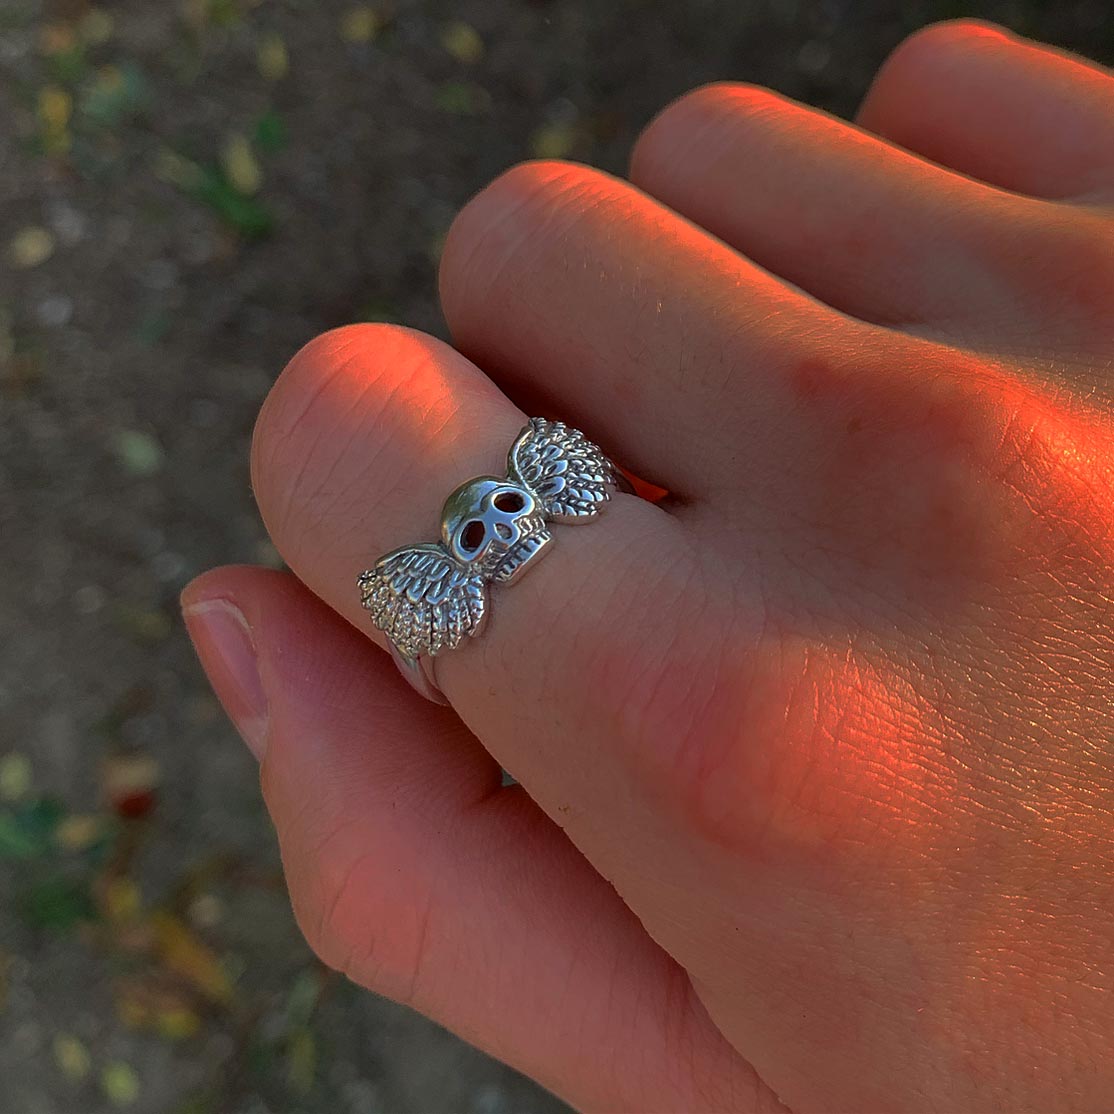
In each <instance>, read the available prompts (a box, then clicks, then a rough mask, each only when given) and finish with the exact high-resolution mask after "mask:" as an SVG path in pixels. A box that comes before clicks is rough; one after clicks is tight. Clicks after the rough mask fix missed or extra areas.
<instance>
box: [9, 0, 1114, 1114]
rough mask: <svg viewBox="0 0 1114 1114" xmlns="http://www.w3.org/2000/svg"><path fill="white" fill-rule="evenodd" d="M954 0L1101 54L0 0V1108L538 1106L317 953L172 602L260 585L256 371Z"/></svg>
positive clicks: (682, 1)
mask: <svg viewBox="0 0 1114 1114" xmlns="http://www.w3.org/2000/svg"><path fill="white" fill-rule="evenodd" d="M959 14H977V15H982V16H985V17H988V18H993V19H997V20H999V21H1001V22H1004V23H1006V24H1008V25H1009V26H1011V27H1013V28H1014V29H1016V30H1019V31H1023V32H1025V33H1028V34H1032V35H1035V36H1037V37H1041V38H1046V39H1050V40H1052V41H1055V42H1058V43H1061V44H1063V45H1065V46H1069V47H1072V48H1075V49H1079V50H1082V51H1085V52H1087V53H1090V54H1091V55H1093V56H1095V57H1098V58H1102V59H1105V60H1109V59H1110V58H1111V57H1112V56H1114V17H1111V16H1110V15H1109V11H1108V6H1107V5H1106V4H1105V3H1104V2H1102V0H1088V2H1078V3H1051V2H1049V3H1032V2H1029V3H1022V2H1012V3H1008V2H1001V3H986V4H981V5H980V4H974V5H969V6H968V5H965V4H961V3H932V2H928V0H922V2H915V0H909V2H900V0H865V2H856V3H852V2H850V0H827V2H818V3H809V2H806V0H770V2H765V3H763V2H746V0H732V2H723V0H670V2H669V3H661V2H654V0H552V2H546V0H517V2H515V3H502V2H496V0H466V2H461V3H448V2H444V3H435V2H421V0H394V2H393V3H392V2H390V0H384V2H382V3H377V4H374V5H371V6H365V5H360V4H354V3H349V2H347V0H344V2H334V0H185V2H184V3H178V2H173V3H172V2H162V3H157V2H152V0H121V2H119V3H109V2H107V0H105V2H104V3H103V6H101V7H93V6H90V5H88V4H85V3H83V2H81V0H55V2H53V3H48V2H45V0H0V120H2V121H3V125H2V126H0V251H2V253H3V255H2V259H0V560H2V565H0V567H2V569H3V573H4V575H3V578H2V580H0V630H2V632H3V636H2V638H0V892H2V894H3V896H4V901H3V906H2V908H0V1111H2V1112H4V1114H23V1112H31V1111H34V1112H41V1114H49V1112H55V1111H83V1112H84V1111H107V1110H120V1109H129V1108H130V1109H134V1110H141V1111H151V1112H164V1111H165V1112H177V1114H187V1112H194V1114H204V1112H210V1111H211V1112H218V1111H219V1112H224V1111H294V1110H305V1111H329V1112H334V1111H335V1112H345V1111H353V1112H356V1111H361V1112H363V1111H368V1112H371V1111H390V1112H403V1111H414V1112H423V1114H426V1112H428V1114H433V1112H440V1111H445V1112H448V1111H453V1112H466V1114H511V1112H514V1114H526V1112H537V1114H542V1112H548V1111H556V1110H559V1109H562V1107H561V1106H560V1104H558V1103H557V1102H556V1101H555V1100H554V1099H552V1098H551V1097H549V1096H548V1095H546V1094H544V1093H542V1092H541V1091H539V1090H538V1089H536V1088H535V1087H534V1086H533V1085H532V1084H530V1083H528V1082H527V1081H525V1080H523V1079H521V1078H520V1077H518V1076H516V1075H515V1074H514V1073H512V1072H510V1071H509V1070H507V1069H505V1068H503V1067H501V1066H500V1065H497V1064H494V1063H492V1062H491V1061H489V1060H487V1059H485V1058H484V1057H482V1056H481V1055H480V1054H478V1053H476V1052H474V1051H473V1050H471V1049H469V1048H467V1047H466V1046H464V1045H462V1044H460V1043H459V1042H458V1041H456V1040H455V1039H454V1038H452V1037H450V1036H449V1035H448V1034H446V1033H444V1032H443V1031H441V1030H439V1029H437V1028H436V1027H434V1026H432V1025H430V1024H428V1023H426V1022H424V1021H423V1020H421V1019H419V1018H417V1017H415V1016H413V1015H411V1014H410V1013H408V1012H407V1011H404V1010H401V1009H399V1008H398V1007H395V1006H393V1005H391V1004H389V1003H387V1002H384V1001H381V1000H379V999H376V998H375V997H373V996H372V995H370V994H367V993H365V992H363V991H360V990H358V989H356V988H354V987H352V986H350V985H348V984H345V983H344V982H342V981H341V980H339V979H337V978H334V977H331V976H329V975H328V974H327V973H326V972H324V971H322V970H321V969H320V968H319V967H318V965H317V964H316V963H315V962H314V960H313V958H312V957H311V955H310V953H309V952H308V950H307V949H306V947H305V945H304V944H303V943H302V942H301V939H300V937H299V936H298V933H297V931H296V929H295V927H294V925H293V922H292V918H291V915H290V912H289V909H288V905H287V902H286V897H285V893H284V890H283V887H282V882H281V875H280V873H279V868H278V858H277V853H276V850H275V843H274V839H273V835H272V832H271V830H270V827H269V824H268V821H267V818H266V815H265V813H264V810H263V807H262V804H261V802H260V798H259V792H258V787H257V778H256V770H255V766H254V762H253V760H252V759H251V758H250V756H249V755H248V753H247V751H246V750H245V749H244V748H243V747H242V745H241V744H240V743H239V741H238V740H237V739H236V738H235V737H234V735H233V732H232V729H231V728H230V727H229V726H228V725H227V724H226V723H225V722H224V721H223V719H222V718H221V715H220V713H219V710H218V708H217V706H216V704H215V702H214V700H213V698H212V696H211V695H210V693H209V690H208V689H207V687H206V683H205V681H204V679H203V677H202V675H201V673H200V670H199V669H198V667H197V665H196V664H195V661H194V659H193V656H192V653H191V651H190V648H189V646H188V643H187V641H186V638H185V635H184V632H183V630H182V627H181V624H180V621H179V618H178V614H177V609H176V598H177V594H178V591H179V589H180V588H181V587H182V585H183V584H184V583H185V582H186V581H187V580H188V579H189V578H190V577H192V576H193V575H194V574H196V573H198V572H200V571H201V570H203V569H205V568H207V567H209V566H211V565H214V564H218V563H223V562H229V561H254V562H262V563H265V564H277V563H278V557H277V555H276V553H275V552H274V550H273V549H272V548H271V546H270V544H269V543H268V541H267V539H266V537H265V535H264V532H263V530H262V528H261V526H260V524H259V520H258V517H257V515H256V512H255V509H254V506H253V503H252V498H251V492H250V490H249V485H248V469H247V457H248V442H249V438H250V434H251V428H252V422H253V419H254V416H255V413H256V410H257V408H258V406H259V404H260V401H261V400H262V398H263V396H264V394H265V393H266V391H267V389H268V387H269V385H270V383H271V382H272V380H273V379H274V377H275V376H276V374H277V373H278V371H279V370H280V369H281V367H282V366H283V364H284V362H285V361H286V359H287V358H288V357H289V356H290V355H291V354H292V353H293V352H294V351H295V350H296V349H297V348H298V347H299V346H300V345H301V344H302V343H303V342H304V341H306V340H308V339H309V338H310V337H311V336H313V335H314V334H315V333H317V332H319V331H321V330H323V329H326V328H329V327H330V326H334V325H339V324H341V323H344V322H348V321H353V320H391V321H399V322H405V323H407V324H410V325H414V326H417V327H419V328H422V329H427V330H430V331H432V332H434V333H436V334H438V335H441V336H444V335H445V329H444V326H443V323H442V322H441V320H440V316H439V313H438V309H437V304H436V300H435V285H436V284H435V276H436V266H437V257H438V251H439V246H440V243H441V240H442V237H443V235H444V233H445V230H446V228H447V226H448V224H449V222H450V220H451V218H452V215H453V213H454V211H455V210H456V209H457V208H458V207H459V206H460V205H461V203H462V202H463V201H464V200H465V199H466V198H467V197H468V196H469V195H470V194H471V193H473V192H474V191H475V190H477V189H478V188H479V187H481V186H482V185H483V184H484V183H486V182H487V181H488V180H489V179H490V178H492V177H493V176H494V175H495V174H497V173H498V172H499V171H500V170H502V169H503V168H505V167H507V166H508V165H510V164H512V163H514V162H516V161H518V160H520V159H522V158H524V157H529V156H530V155H534V154H539V155H556V156H562V157H569V158H574V159H580V160H585V161H588V162H592V163H596V164H598V165H601V166H603V167H604V168H606V169H608V170H611V171H614V172H617V173H621V172H622V170H623V167H624V162H625V158H626V155H627V152H628V150H629V147H630V144H631V141H632V139H633V137H634V136H635V135H636V133H637V131H638V129H639V128H640V126H641V125H642V124H644V123H645V122H646V120H647V119H648V118H649V117H650V116H651V115H652V114H653V113H654V111H655V110H656V109H657V108H658V107H660V106H661V105H662V104H663V103H664V102H666V101H667V100H669V99H670V98H672V97H673V96H675V95H677V94H679V93H680V92H682V91H684V90H685V89H687V88H689V87H691V86H693V85H696V84H698V83H701V82H704V81H708V80H710V79H714V78H733V79H739V80H745V81H751V82H759V83H763V84H768V85H771V86H773V87H774V88H776V89H779V90H781V91H783V92H785V93H788V94H790V95H792V96H795V97H799V98H802V99H804V100H807V101H811V102H813V103H816V104H819V105H821V106H823V107H825V108H827V109H830V110H832V111H835V112H838V113H842V114H848V113H850V112H852V111H853V110H854V106H855V104H856V102H857V101H858V99H859V97H860V96H861V94H862V92H863V90H864V89H865V87H866V84H867V82H868V80H869V78H870V75H871V73H872V72H873V70H874V69H875V68H876V67H877V65H878V63H879V62H880V61H881V60H882V58H883V57H884V56H885V55H886V53H887V52H888V51H889V50H890V49H891V48H892V47H893V45H894V44H895V43H897V41H898V40H899V39H900V38H901V37H902V36H903V35H904V34H905V33H907V32H908V31H909V30H911V29H913V28H915V27H917V26H919V25H921V24H923V23H926V22H929V21H931V20H933V19H937V18H941V17H945V16H952V15H959Z"/></svg>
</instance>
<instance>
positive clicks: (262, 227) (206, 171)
mask: <svg viewBox="0 0 1114 1114" xmlns="http://www.w3.org/2000/svg"><path fill="white" fill-rule="evenodd" d="M193 194H194V196H195V197H196V198H197V199H198V201H200V202H202V203H203V204H205V205H208V206H209V208H210V209H212V210H213V212H215V213H216V214H217V216H218V217H220V218H221V220H223V221H224V222H225V224H227V225H230V226H231V227H232V228H234V229H235V230H236V231H237V232H238V233H239V234H240V235H241V236H243V237H244V239H246V240H258V239H261V238H262V237H264V236H267V235H269V234H270V232H271V230H272V229H273V228H274V217H273V216H272V215H271V211H270V209H268V208H267V206H266V205H265V204H264V203H263V202H262V201H260V200H259V199H258V198H255V197H247V196H245V195H244V194H242V193H240V191H239V190H237V189H236V187H235V186H234V185H232V183H231V182H230V181H229V180H228V178H227V177H226V176H225V174H224V172H223V171H222V170H220V169H219V168H218V167H214V166H209V167H203V168H202V175H201V181H200V182H199V183H198V185H197V186H196V188H195V189H194V190H193Z"/></svg>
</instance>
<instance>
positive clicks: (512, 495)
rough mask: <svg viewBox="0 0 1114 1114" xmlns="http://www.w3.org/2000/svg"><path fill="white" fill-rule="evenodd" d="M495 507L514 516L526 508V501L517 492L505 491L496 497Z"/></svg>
mask: <svg viewBox="0 0 1114 1114" xmlns="http://www.w3.org/2000/svg"><path fill="white" fill-rule="evenodd" d="M495 506H496V507H498V508H499V510H501V511H507V512H508V513H509V514H514V513H515V511H520V510H522V508H523V507H524V506H526V500H525V499H523V498H522V496H521V495H519V494H518V492H517V491H504V492H501V493H500V494H499V495H496V496H495Z"/></svg>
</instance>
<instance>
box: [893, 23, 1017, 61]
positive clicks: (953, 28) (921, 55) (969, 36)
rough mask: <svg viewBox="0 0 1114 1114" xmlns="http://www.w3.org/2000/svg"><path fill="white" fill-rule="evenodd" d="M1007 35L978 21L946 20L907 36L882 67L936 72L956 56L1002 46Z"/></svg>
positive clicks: (995, 26) (1000, 29)
mask: <svg viewBox="0 0 1114 1114" xmlns="http://www.w3.org/2000/svg"><path fill="white" fill-rule="evenodd" d="M1007 39H1008V36H1007V34H1006V32H1005V31H1004V30H1003V29H1002V28H1001V27H998V26H997V25H996V24H993V23H990V22H988V21H986V20H981V19H972V18H965V19H946V20H942V21H940V22H939V23H930V24H928V26H926V27H921V28H920V29H918V30H916V31H914V32H913V33H912V34H911V35H908V36H906V38H904V39H903V40H902V41H901V42H900V43H899V44H898V46H897V47H896V48H895V49H894V51H893V53H892V54H891V55H890V57H889V58H888V59H887V61H886V63H885V69H886V70H892V69H898V68H901V69H910V70H914V71H920V70H926V71H928V72H935V71H936V70H937V69H938V68H939V67H940V66H943V65H948V64H949V63H950V62H951V61H952V60H953V59H954V58H956V57H957V56H966V55H968V54H970V53H972V52H973V51H976V50H985V49H987V48H988V47H994V46H996V45H1000V44H1002V43H1005V42H1006V41H1007Z"/></svg>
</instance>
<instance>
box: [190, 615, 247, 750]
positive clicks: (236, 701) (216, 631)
mask: <svg viewBox="0 0 1114 1114" xmlns="http://www.w3.org/2000/svg"><path fill="white" fill-rule="evenodd" d="M182 617H183V619H185V622H186V629H187V630H188V631H189V633H190V638H191V639H192V640H193V645H194V649H195V650H196V651H197V656H198V657H199V658H200V659H201V665H202V667H203V668H204V670H205V673H206V675H207V676H208V678H209V683H210V684H211V685H212V686H213V691H214V692H215V693H216V694H217V699H218V700H220V702H221V704H222V706H223V707H224V710H225V711H226V712H227V713H228V717H229V719H231V720H232V722H233V723H234V724H235V725H236V729H237V730H238V731H239V732H240V734H241V735H242V736H243V737H244V742H245V743H247V745H248V749H249V750H250V751H251V752H252V754H254V755H255V757H256V758H258V759H259V760H260V761H262V760H263V752H264V751H265V750H266V749H267V695H266V693H265V692H264V691H263V684H262V682H261V681H260V679H259V665H258V663H257V660H256V656H255V643H254V641H253V639H252V632H251V627H250V626H249V625H248V621H247V619H245V618H244V614H243V612H242V611H241V610H240V609H239V608H238V607H237V606H236V605H235V604H234V603H233V602H232V601H231V600H229V599H224V598H217V599H208V600H197V601H196V602H191V603H189V604H188V605H186V606H185V607H183V609H182Z"/></svg>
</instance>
